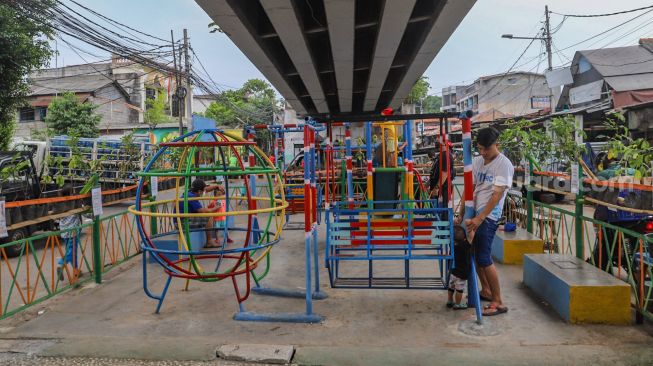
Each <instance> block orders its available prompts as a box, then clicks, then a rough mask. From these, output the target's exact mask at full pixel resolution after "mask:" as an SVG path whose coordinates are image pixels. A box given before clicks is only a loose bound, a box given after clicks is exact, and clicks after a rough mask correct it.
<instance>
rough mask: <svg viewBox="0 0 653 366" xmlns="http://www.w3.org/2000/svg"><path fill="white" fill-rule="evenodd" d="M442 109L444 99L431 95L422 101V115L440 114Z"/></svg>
mask: <svg viewBox="0 0 653 366" xmlns="http://www.w3.org/2000/svg"><path fill="white" fill-rule="evenodd" d="M441 107H442V97H439V96H437V95H429V96H427V97H426V98H424V100H423V101H422V113H438V112H440V108H441Z"/></svg>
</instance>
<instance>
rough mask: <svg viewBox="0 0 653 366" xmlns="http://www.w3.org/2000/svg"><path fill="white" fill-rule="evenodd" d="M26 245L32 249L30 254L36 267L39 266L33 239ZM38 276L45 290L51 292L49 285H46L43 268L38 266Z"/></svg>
mask: <svg viewBox="0 0 653 366" xmlns="http://www.w3.org/2000/svg"><path fill="white" fill-rule="evenodd" d="M27 245H29V247H30V250H31V251H32V253H31V254H32V257H33V258H34V263H35V264H36V266H37V267H40V265H39V258H38V257H37V256H36V251H35V250H34V241H33V240H30V241H28V242H27ZM27 260H29V259H27ZM39 277H41V280H43V286H45V290H46V291H47V292H48V295H49V294H51V293H52V291H50V286H48V281H46V280H45V276H43V268H39ZM34 291H36V289H34Z"/></svg>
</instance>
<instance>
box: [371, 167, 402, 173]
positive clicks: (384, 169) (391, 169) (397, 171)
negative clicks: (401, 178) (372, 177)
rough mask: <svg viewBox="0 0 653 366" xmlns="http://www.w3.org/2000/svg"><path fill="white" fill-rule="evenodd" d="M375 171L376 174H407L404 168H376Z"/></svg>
mask: <svg viewBox="0 0 653 366" xmlns="http://www.w3.org/2000/svg"><path fill="white" fill-rule="evenodd" d="M374 171H375V172H381V173H383V172H394V173H399V172H405V171H406V169H405V168H403V167H402V168H382V167H379V168H374Z"/></svg>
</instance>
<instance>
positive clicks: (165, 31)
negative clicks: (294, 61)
mask: <svg viewBox="0 0 653 366" xmlns="http://www.w3.org/2000/svg"><path fill="white" fill-rule="evenodd" d="M77 1H78V2H79V3H81V4H83V5H86V6H88V7H90V8H92V9H94V10H96V11H98V12H100V13H102V14H104V15H106V16H108V17H110V18H113V19H115V20H118V21H120V22H123V23H125V24H127V25H129V26H132V27H134V28H137V29H141V30H144V31H146V32H148V33H150V34H153V35H156V36H159V37H161V38H165V39H167V38H169V37H170V29H173V30H174V31H175V35H176V36H180V35H181V31H182V29H183V28H187V29H188V31H189V33H190V37H191V44H192V46H193V48H194V49H195V51H196V52H197V53H198V55H199V56H200V58H201V60H202V62H203V63H204V65H205V66H206V67H207V69H208V71H209V73H210V74H211V76H212V78H213V79H214V80H215V81H216V82H219V83H221V84H222V85H223V87H238V86H240V85H241V84H242V83H243V82H244V81H246V80H247V79H250V78H262V77H263V76H262V74H261V73H260V72H259V71H258V70H257V69H256V68H255V67H254V66H253V65H252V63H250V62H249V60H248V59H247V58H246V57H245V56H244V55H243V54H242V53H241V52H240V50H238V48H237V47H236V46H234V44H233V43H232V42H231V41H230V40H229V38H228V37H227V36H226V35H224V34H220V33H214V34H211V33H209V32H208V27H207V25H208V23H210V22H211V19H210V18H209V17H208V16H207V15H206V14H205V13H204V11H202V9H200V7H199V6H198V5H197V4H196V3H195V1H193V0H110V1H109V0H77ZM243 1H249V0H243ZM352 1H353V0H352ZM546 4H548V5H549V9H550V10H551V11H554V12H557V13H563V14H597V13H611V12H617V11H622V10H628V9H634V8H639V7H643V6H647V5H653V1H645V0H620V1H614V0H548V1H538V0H478V1H477V3H476V5H475V6H474V7H473V8H472V10H471V11H470V12H469V14H468V15H467V17H466V18H465V19H464V21H463V22H462V23H461V24H460V26H459V27H458V29H457V30H456V32H455V33H454V34H453V35H452V36H451V38H450V39H449V41H448V42H447V44H446V45H445V46H444V47H443V48H442V50H441V51H440V53H439V54H438V55H437V57H436V58H435V60H434V61H433V63H432V64H431V66H430V67H429V68H428V69H427V71H426V75H427V76H428V77H429V82H430V84H431V90H430V94H440V92H441V89H442V87H444V86H448V85H453V84H465V83H469V82H471V81H473V80H474V79H476V78H478V77H479V76H483V75H488V74H496V73H501V72H504V71H506V70H507V69H508V68H509V67H510V66H511V65H512V64H513V62H515V60H516V59H517V57H518V56H519V54H521V52H522V51H523V50H524V48H526V46H527V44H528V42H529V41H527V40H508V39H502V38H501V35H502V34H505V33H512V34H514V35H515V36H533V35H535V34H536V32H537V31H538V30H539V29H540V28H541V26H542V21H543V20H544V6H545V5H546ZM641 13H643V12H637V13H630V14H624V15H617V16H611V17H603V18H568V19H567V20H566V21H565V22H564V24H562V27H560V28H559V30H558V31H557V32H556V33H555V34H554V36H553V37H554V45H555V47H557V49H559V50H560V49H564V48H566V47H568V46H570V45H573V44H575V43H577V42H579V41H582V40H584V39H586V38H589V37H591V36H593V35H595V34H598V33H600V32H602V31H605V30H607V29H609V28H611V27H614V26H616V25H618V24H620V23H622V22H624V21H626V20H628V19H630V18H633V17H634V16H636V15H639V14H641ZM562 19H563V17H562V16H560V15H556V14H553V15H552V18H551V24H552V27H553V28H554V29H555V28H556V26H558V25H559V24H560V22H561V21H562ZM644 37H653V12H650V13H648V14H646V15H644V16H642V17H640V18H638V19H636V20H634V21H632V22H630V23H628V24H627V25H624V26H622V27H619V28H618V29H616V30H614V31H612V32H610V33H606V34H605V35H603V36H600V37H597V38H595V39H593V40H592V41H588V42H586V43H583V44H581V45H579V46H577V47H573V48H570V49H568V50H565V51H563V52H559V53H557V54H555V55H554V58H553V64H554V66H555V67H557V66H560V65H563V64H565V63H566V62H568V59H567V58H571V57H572V56H573V53H574V51H575V50H579V49H592V48H600V47H603V46H606V45H607V46H608V47H616V46H623V45H633V44H637V40H638V39H639V38H644ZM76 44H78V45H80V47H82V48H84V49H85V50H88V51H91V52H93V53H95V54H97V55H98V56H102V58H105V59H106V58H109V55H108V54H106V53H104V52H103V51H99V50H94V49H92V48H90V46H86V45H82V44H80V43H76ZM57 46H58V50H59V53H60V55H59V57H58V59H57V60H55V59H53V60H52V64H51V66H54V65H55V63H57V64H58V65H59V66H61V65H72V64H80V63H84V62H85V60H83V59H81V58H80V57H79V56H78V55H76V54H75V53H74V52H73V51H72V50H70V49H68V48H67V47H66V45H65V44H63V43H62V42H59V43H58V45H57ZM540 52H543V48H542V47H541V45H540V42H536V43H534V44H533V46H531V48H530V49H529V50H528V52H527V53H526V54H525V55H524V57H523V59H522V60H521V61H520V62H519V63H518V65H521V67H519V68H518V69H520V70H531V71H536V70H538V68H537V66H538V63H539V64H540V65H539V71H542V70H543V69H545V68H546V56H542V57H541V58H538V54H539V53H540ZM82 55H83V56H84V58H85V59H86V60H87V61H94V60H96V59H95V58H94V57H92V56H88V55H85V54H82ZM529 60H530V62H529V63H526V64H524V63H525V62H527V61H529ZM522 64H524V65H522Z"/></svg>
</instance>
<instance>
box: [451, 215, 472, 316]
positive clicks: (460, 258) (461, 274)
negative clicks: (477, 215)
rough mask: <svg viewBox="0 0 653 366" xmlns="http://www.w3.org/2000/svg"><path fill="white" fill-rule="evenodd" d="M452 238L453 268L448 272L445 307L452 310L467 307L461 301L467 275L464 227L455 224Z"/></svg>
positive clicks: (466, 249)
mask: <svg viewBox="0 0 653 366" xmlns="http://www.w3.org/2000/svg"><path fill="white" fill-rule="evenodd" d="M453 233H454V234H453V238H454V239H453V240H454V264H455V266H454V268H453V269H452V270H451V273H450V274H449V289H448V290H449V291H448V292H449V298H448V300H447V307H448V308H453V309H454V310H464V309H467V303H464V302H462V300H463V291H464V290H465V286H467V277H468V276H469V267H470V266H469V247H470V244H469V242H468V241H467V235H466V234H465V229H463V227H462V226H460V225H456V226H454V227H453Z"/></svg>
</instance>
